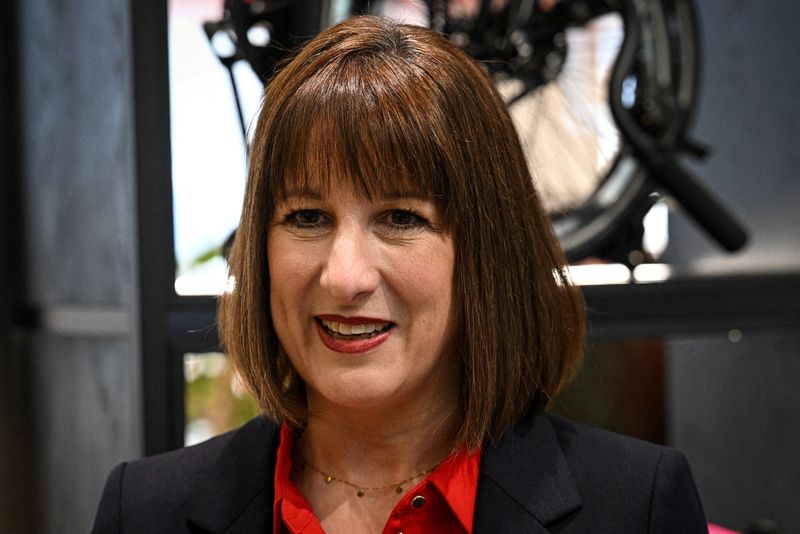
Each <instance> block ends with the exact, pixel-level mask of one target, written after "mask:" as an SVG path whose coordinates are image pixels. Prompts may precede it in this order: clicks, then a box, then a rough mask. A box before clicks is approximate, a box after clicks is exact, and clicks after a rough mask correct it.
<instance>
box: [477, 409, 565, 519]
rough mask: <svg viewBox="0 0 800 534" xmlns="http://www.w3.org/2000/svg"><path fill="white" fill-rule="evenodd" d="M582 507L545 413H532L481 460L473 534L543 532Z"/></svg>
mask: <svg viewBox="0 0 800 534" xmlns="http://www.w3.org/2000/svg"><path fill="white" fill-rule="evenodd" d="M580 506H581V499H580V496H579V495H578V490H577V489H576V487H575V483H574V482H573V480H572V475H571V474H570V470H569V466H568V465H567V461H566V459H565V457H564V454H563V452H562V450H561V446H560V445H559V443H558V439H557V438H556V434H555V431H554V430H553V427H552V425H551V423H550V419H549V417H548V416H547V415H545V414H539V415H530V416H528V417H526V418H525V419H524V420H523V421H521V422H520V423H519V424H517V425H515V426H514V427H512V428H511V430H509V431H508V432H506V434H505V435H504V436H503V438H502V439H501V440H500V441H499V442H498V443H496V444H495V445H489V444H487V445H486V446H485V447H484V450H483V455H482V458H481V469H480V477H479V482H478V495H477V499H476V503H475V525H474V528H473V532H474V533H475V534H484V533H502V532H513V533H522V532H527V533H541V532H548V526H549V525H552V524H553V523H555V522H556V521H557V520H559V519H560V518H563V517H564V516H566V515H568V514H569V513H571V512H573V511H575V510H577V509H578V508H580Z"/></svg>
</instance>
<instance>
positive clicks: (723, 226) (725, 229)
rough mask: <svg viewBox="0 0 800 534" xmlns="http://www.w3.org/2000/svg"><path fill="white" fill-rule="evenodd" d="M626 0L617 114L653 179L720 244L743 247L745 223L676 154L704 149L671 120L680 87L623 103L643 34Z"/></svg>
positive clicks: (613, 91)
mask: <svg viewBox="0 0 800 534" xmlns="http://www.w3.org/2000/svg"><path fill="white" fill-rule="evenodd" d="M623 2H624V4H625V9H623V16H624V18H625V28H626V31H625V40H624V41H623V44H622V49H621V50H620V54H619V56H618V57H617V64H616V66H615V68H614V71H613V72H612V76H611V82H610V98H609V102H610V105H611V112H612V114H613V116H614V120H615V122H616V123H617V125H618V127H619V128H620V131H621V132H622V134H623V135H624V136H625V140H626V141H627V142H628V143H629V144H630V145H631V146H632V147H633V149H634V153H635V155H636V157H637V158H638V159H639V160H640V161H641V162H642V163H643V164H644V165H645V167H646V168H647V170H648V176H649V177H650V179H652V180H653V181H654V182H655V183H656V184H657V185H659V186H660V187H661V188H663V189H664V190H665V191H667V192H668V193H669V194H671V195H672V196H673V197H674V198H675V199H676V200H677V201H678V202H679V203H680V204H681V205H682V206H683V207H684V208H685V209H686V211H687V212H688V213H689V214H690V215H691V216H692V217H693V218H694V219H695V221H697V223H698V224H700V226H702V227H703V228H704V229H705V230H706V231H707V232H708V233H709V235H711V237H713V238H714V239H715V240H716V241H717V242H718V243H719V244H720V245H721V246H723V247H724V248H725V249H727V250H729V251H735V250H738V249H740V248H741V247H742V246H743V245H744V244H745V243H746V241H747V233H746V231H745V230H744V228H743V227H742V225H741V224H740V223H739V222H738V221H737V220H736V218H735V217H734V216H733V215H732V214H731V213H730V212H729V211H728V210H727V209H725V208H724V207H723V206H722V204H720V203H719V202H718V201H717V200H716V199H715V198H714V197H713V196H712V195H711V194H710V193H709V192H708V191H706V189H705V188H704V187H702V185H701V184H700V183H699V182H698V181H697V180H696V179H695V178H693V177H692V176H691V174H690V173H689V172H688V171H686V170H685V169H684V168H683V167H682V166H681V165H680V163H679V162H678V160H677V153H678V151H679V149H681V148H685V147H688V148H690V149H691V151H692V152H694V153H695V154H702V153H704V152H705V149H704V148H702V147H697V145H696V144H690V143H688V142H687V140H686V137H685V135H684V124H679V123H670V121H669V120H668V117H669V116H670V114H674V113H675V111H674V109H675V107H676V105H677V104H676V103H677V102H678V98H679V95H678V94H677V92H676V90H679V89H680V88H676V87H674V86H672V85H658V84H653V85H654V87H653V90H654V91H656V92H657V93H656V95H655V96H652V95H646V96H645V97H644V98H643V102H644V103H645V104H644V105H643V106H642V109H639V110H637V109H632V110H629V109H626V108H625V107H624V106H623V104H622V87H623V83H624V78H625V77H626V76H628V75H629V74H630V73H631V72H634V71H635V70H636V63H637V55H638V54H639V51H640V49H641V45H640V43H641V40H642V39H643V35H642V33H643V32H642V28H641V26H640V24H641V19H640V18H637V12H636V9H635V6H634V2H633V0H623ZM648 103H649V104H648ZM637 112H638V117H637V116H636V115H635V113H637Z"/></svg>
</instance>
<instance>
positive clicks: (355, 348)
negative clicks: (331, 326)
mask: <svg viewBox="0 0 800 534" xmlns="http://www.w3.org/2000/svg"><path fill="white" fill-rule="evenodd" d="M317 319H318V320H316V321H314V323H315V324H316V326H317V333H318V334H319V337H320V340H321V341H322V343H323V344H324V345H325V346H326V347H328V348H329V349H330V350H332V351H334V352H341V353H345V354H358V353H364V352H367V351H369V350H372V349H374V348H375V347H377V346H379V345H381V344H383V343H384V342H385V341H386V340H387V339H389V336H391V335H392V330H393V327H394V324H392V323H391V322H390V321H386V320H383V319H376V318H372V317H342V316H341V315H318V316H317ZM323 320H324V321H331V322H337V323H344V324H364V323H389V324H390V327H389V328H388V329H386V330H384V331H383V332H381V333H379V334H378V335H375V336H373V337H368V338H354V339H341V338H338V337H333V336H332V335H331V334H330V333H329V331H328V330H327V329H326V328H325V327H324V326H323V325H322V321H323Z"/></svg>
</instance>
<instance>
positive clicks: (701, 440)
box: [667, 331, 800, 533]
mask: <svg viewBox="0 0 800 534" xmlns="http://www.w3.org/2000/svg"><path fill="white" fill-rule="evenodd" d="M668 347H669V354H670V358H669V359H668V360H667V362H668V367H667V376H668V378H667V389H668V390H669V391H670V395H669V398H668V410H667V411H668V413H670V414H671V417H670V419H671V421H672V424H671V425H670V429H669V430H670V435H671V440H672V441H673V442H674V443H676V444H678V445H679V446H680V448H681V449H682V450H683V451H684V452H685V453H686V454H687V456H688V457H689V459H690V461H691V464H692V469H693V471H694V474H695V478H696V479H697V483H698V485H699V489H700V493H701V495H702V497H703V502H704V505H705V507H706V514H707V515H708V517H709V519H711V520H714V521H717V522H719V523H722V524H723V525H725V526H729V527H731V528H736V529H744V528H745V527H746V526H747V525H748V524H751V523H752V522H753V521H755V520H757V519H762V518H770V519H772V520H774V521H778V522H779V524H780V525H782V527H783V530H781V532H786V533H789V532H796V531H797V530H796V528H797V526H798V525H800V506H798V504H797V503H798V502H799V501H798V499H800V462H798V461H797V451H798V447H799V446H800V423H799V422H798V421H799V420H800V396H798V395H797V389H798V388H797V379H798V377H800V337H798V335H797V334H796V333H779V332H761V333H750V332H747V331H745V332H744V333H743V337H742V339H741V341H739V342H737V343H732V342H731V341H729V340H728V339H727V338H726V337H725V336H717V337H712V338H707V339H675V340H673V341H672V342H671V343H670V344H669V345H668Z"/></svg>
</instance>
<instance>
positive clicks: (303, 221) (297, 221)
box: [284, 210, 325, 228]
mask: <svg viewBox="0 0 800 534" xmlns="http://www.w3.org/2000/svg"><path fill="white" fill-rule="evenodd" d="M284 221H285V222H286V224H288V225H290V226H294V227H296V228H317V227H319V226H321V225H323V224H324V223H325V216H324V215H323V214H322V213H320V212H319V211H317V210H297V211H293V212H291V213H288V214H287V215H286V217H285V218H284Z"/></svg>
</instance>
